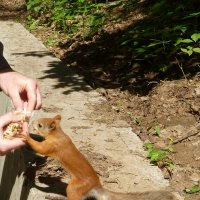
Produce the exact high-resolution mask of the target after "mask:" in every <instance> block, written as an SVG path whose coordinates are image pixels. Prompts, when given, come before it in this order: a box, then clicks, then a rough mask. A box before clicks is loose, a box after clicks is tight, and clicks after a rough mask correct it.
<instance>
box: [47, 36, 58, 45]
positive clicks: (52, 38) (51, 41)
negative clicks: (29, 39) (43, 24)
mask: <svg viewBox="0 0 200 200" xmlns="http://www.w3.org/2000/svg"><path fill="white" fill-rule="evenodd" d="M56 43H57V41H56V39H55V38H54V37H48V38H47V39H46V40H45V41H44V45H45V46H47V47H50V46H53V45H54V44H56Z"/></svg>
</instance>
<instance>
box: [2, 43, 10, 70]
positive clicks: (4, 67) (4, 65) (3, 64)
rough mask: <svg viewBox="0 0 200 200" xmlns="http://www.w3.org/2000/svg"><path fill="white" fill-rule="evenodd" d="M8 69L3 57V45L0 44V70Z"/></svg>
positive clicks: (8, 66)
mask: <svg viewBox="0 0 200 200" xmlns="http://www.w3.org/2000/svg"><path fill="white" fill-rule="evenodd" d="M7 68H10V65H9V64H8V62H7V60H6V59H5V58H4V56H3V44H2V43H1V42H0V70H1V69H7Z"/></svg>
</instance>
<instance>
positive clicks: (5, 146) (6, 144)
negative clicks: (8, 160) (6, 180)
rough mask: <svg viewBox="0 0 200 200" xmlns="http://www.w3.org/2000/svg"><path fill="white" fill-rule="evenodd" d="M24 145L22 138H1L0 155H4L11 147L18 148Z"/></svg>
mask: <svg viewBox="0 0 200 200" xmlns="http://www.w3.org/2000/svg"><path fill="white" fill-rule="evenodd" d="M24 145H26V143H25V142H24V140H23V139H21V138H14V139H12V140H1V141H0V155H1V156H2V155H5V154H6V153H8V152H9V151H11V150H13V149H18V148H20V147H22V146H24Z"/></svg>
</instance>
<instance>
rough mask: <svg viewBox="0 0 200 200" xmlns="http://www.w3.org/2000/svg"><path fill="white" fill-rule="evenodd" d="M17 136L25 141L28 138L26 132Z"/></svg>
mask: <svg viewBox="0 0 200 200" xmlns="http://www.w3.org/2000/svg"><path fill="white" fill-rule="evenodd" d="M16 137H17V138H21V139H23V140H24V141H27V139H28V135H27V134H26V133H24V132H22V133H19V134H17V135H16Z"/></svg>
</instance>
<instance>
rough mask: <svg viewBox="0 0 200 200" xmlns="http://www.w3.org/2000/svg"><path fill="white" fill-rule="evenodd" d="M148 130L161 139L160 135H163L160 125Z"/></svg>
mask: <svg viewBox="0 0 200 200" xmlns="http://www.w3.org/2000/svg"><path fill="white" fill-rule="evenodd" d="M147 130H148V131H149V132H150V133H152V134H153V135H156V136H158V137H160V135H161V128H160V126H159V125H155V126H152V127H149V128H148V129H147Z"/></svg>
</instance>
